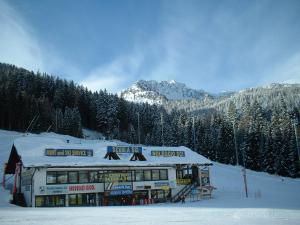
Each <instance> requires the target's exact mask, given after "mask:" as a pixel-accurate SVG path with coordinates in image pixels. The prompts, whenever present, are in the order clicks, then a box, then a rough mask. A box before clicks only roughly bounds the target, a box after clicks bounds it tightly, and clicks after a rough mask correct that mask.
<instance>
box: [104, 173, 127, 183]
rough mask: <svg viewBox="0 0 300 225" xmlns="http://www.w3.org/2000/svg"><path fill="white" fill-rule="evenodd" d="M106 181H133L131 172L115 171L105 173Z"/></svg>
mask: <svg viewBox="0 0 300 225" xmlns="http://www.w3.org/2000/svg"><path fill="white" fill-rule="evenodd" d="M104 179H105V182H107V183H109V182H126V181H131V172H113V173H107V174H105V175H104Z"/></svg>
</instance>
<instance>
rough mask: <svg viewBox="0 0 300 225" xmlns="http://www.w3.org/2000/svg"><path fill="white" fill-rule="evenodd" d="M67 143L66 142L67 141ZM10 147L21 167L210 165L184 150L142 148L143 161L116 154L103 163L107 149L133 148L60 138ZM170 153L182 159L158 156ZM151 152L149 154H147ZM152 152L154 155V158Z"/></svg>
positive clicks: (25, 140) (17, 142)
mask: <svg viewBox="0 0 300 225" xmlns="http://www.w3.org/2000/svg"><path fill="white" fill-rule="evenodd" d="M67 140H68V141H67ZM14 146H15V148H16V150H17V153H18V155H19V156H20V157H21V160H22V163H23V165H24V166H25V167H40V166H41V167H44V166H46V167H59V166H70V167H76V166H78V167H82V166H160V165H174V164H211V161H210V160H208V159H207V158H205V157H203V156H202V155H199V154H197V153H195V152H193V151H192V150H191V149H189V148H186V147H184V146H180V147H164V146H163V147H152V146H143V147H142V154H143V155H144V156H145V158H146V161H130V158H131V157H132V155H133V153H122V154H120V153H118V156H119V157H120V160H109V159H105V158H104V157H105V155H106V153H107V146H134V147H136V146H135V145H129V144H127V143H124V142H120V141H115V140H114V141H105V140H84V139H78V138H73V137H70V136H60V135H53V136H49V135H44V136H38V135H28V136H25V137H20V138H17V139H15V140H14ZM46 149H79V150H81V149H90V150H93V156H92V157H84V156H46V154H45V151H46ZM170 151H179V152H181V153H182V152H184V157H179V156H168V157H165V156H162V155H159V154H161V153H169V152H170ZM151 152H152V154H151ZM153 152H155V153H158V155H156V156H154V155H153Z"/></svg>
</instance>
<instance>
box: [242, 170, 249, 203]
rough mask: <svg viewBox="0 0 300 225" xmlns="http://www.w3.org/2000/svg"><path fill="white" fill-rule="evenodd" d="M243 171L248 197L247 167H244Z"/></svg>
mask: <svg viewBox="0 0 300 225" xmlns="http://www.w3.org/2000/svg"><path fill="white" fill-rule="evenodd" d="M242 171H243V178H244V186H245V194H246V198H248V187H247V175H246V169H245V167H243V169H242Z"/></svg>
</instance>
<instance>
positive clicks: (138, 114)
mask: <svg viewBox="0 0 300 225" xmlns="http://www.w3.org/2000/svg"><path fill="white" fill-rule="evenodd" d="M137 116H138V139H139V144H141V136H140V113H139V112H138V113H137Z"/></svg>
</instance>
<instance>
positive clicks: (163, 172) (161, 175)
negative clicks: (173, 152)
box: [159, 170, 168, 180]
mask: <svg viewBox="0 0 300 225" xmlns="http://www.w3.org/2000/svg"><path fill="white" fill-rule="evenodd" d="M159 179H160V180H168V170H159Z"/></svg>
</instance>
